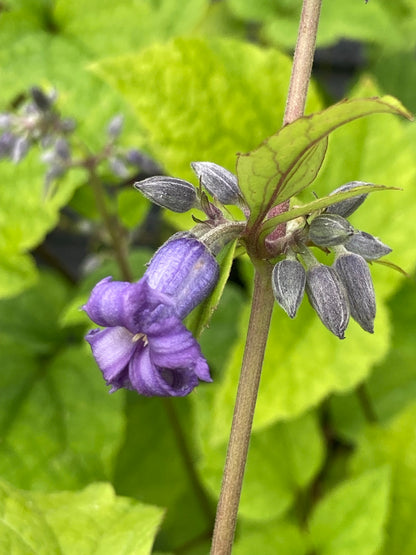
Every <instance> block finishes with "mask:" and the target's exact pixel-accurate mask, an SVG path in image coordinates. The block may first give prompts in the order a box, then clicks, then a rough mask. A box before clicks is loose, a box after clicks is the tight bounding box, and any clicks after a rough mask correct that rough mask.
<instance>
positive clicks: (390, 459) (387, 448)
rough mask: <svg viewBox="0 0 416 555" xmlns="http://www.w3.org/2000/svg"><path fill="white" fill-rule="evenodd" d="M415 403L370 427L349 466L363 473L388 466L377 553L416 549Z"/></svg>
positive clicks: (408, 553)
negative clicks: (383, 535) (388, 420)
mask: <svg viewBox="0 0 416 555" xmlns="http://www.w3.org/2000/svg"><path fill="white" fill-rule="evenodd" d="M415 419H416V405H415V404H413V405H411V406H410V407H408V408H407V409H406V410H405V411H403V412H402V413H401V414H400V415H398V417H397V418H395V419H394V420H393V421H392V422H391V423H390V424H389V425H388V426H387V427H385V428H377V427H373V428H370V429H368V430H367V431H366V433H365V434H364V436H363V437H362V439H361V441H360V443H359V445H358V450H357V453H356V455H355V457H354V459H353V462H352V469H353V471H354V472H356V473H362V472H365V471H368V470H372V469H374V468H377V467H379V466H380V465H388V466H389V467H390V468H391V473H392V475H391V478H392V481H391V484H392V488H391V508H390V511H389V519H388V521H387V526H386V539H385V543H384V546H383V548H382V549H380V551H379V553H380V554H382V555H390V554H392V553H400V555H413V553H415V552H416V531H415V527H414V515H415V512H416V431H415Z"/></svg>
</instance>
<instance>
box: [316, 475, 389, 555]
mask: <svg viewBox="0 0 416 555" xmlns="http://www.w3.org/2000/svg"><path fill="white" fill-rule="evenodd" d="M389 486H390V474H389V471H388V468H386V467H382V468H376V469H375V470H372V471H370V472H367V473H365V474H362V475H360V476H358V477H357V478H353V479H351V480H348V481H346V482H343V483H341V484H340V485H339V486H338V487H337V488H335V490H333V491H331V492H330V493H329V494H327V496H326V497H324V499H322V501H320V502H319V503H318V505H317V506H316V508H315V510H314V512H313V514H312V516H311V518H310V521H309V524H308V529H309V533H310V539H311V543H312V545H313V546H314V549H315V552H316V553H317V554H322V555H374V554H375V553H379V549H380V547H381V545H382V542H383V536H384V527H385V523H386V519H387V515H388V509H389ZM390 553H394V552H393V551H391V552H390ZM396 553H399V552H396Z"/></svg>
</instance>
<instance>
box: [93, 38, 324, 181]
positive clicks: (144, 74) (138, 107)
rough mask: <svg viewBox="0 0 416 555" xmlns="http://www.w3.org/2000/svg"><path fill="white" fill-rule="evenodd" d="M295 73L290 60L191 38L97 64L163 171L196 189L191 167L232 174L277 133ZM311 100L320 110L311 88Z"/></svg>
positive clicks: (252, 48)
mask: <svg viewBox="0 0 416 555" xmlns="http://www.w3.org/2000/svg"><path fill="white" fill-rule="evenodd" d="M290 70H291V61H290V59H289V58H288V57H286V56H284V55H283V54H280V53H279V52H276V51H274V50H264V49H260V48H258V47H255V46H253V45H250V44H246V43H243V42H240V41H236V40H225V39H223V40H212V41H206V40H201V39H189V38H188V39H177V40H175V41H173V42H171V43H169V44H164V45H161V44H159V45H155V46H152V47H150V48H148V49H146V50H144V51H142V52H141V53H140V54H132V55H129V56H120V57H117V58H113V59H108V60H104V61H102V62H100V63H99V64H96V65H95V66H94V71H95V72H96V73H97V74H98V75H100V76H102V77H103V78H104V79H105V80H106V81H108V82H109V83H110V84H111V85H113V86H114V87H115V88H116V89H117V90H118V91H119V92H120V93H121V95H122V96H123V97H124V99H125V100H126V101H127V102H128V103H129V104H130V105H131V106H132V108H133V110H134V111H135V113H136V115H137V117H138V119H139V121H140V123H141V125H142V126H143V127H144V129H145V130H146V132H147V134H148V140H149V146H150V149H151V151H152V153H153V155H154V156H155V158H156V159H157V160H159V161H160V162H161V163H162V165H163V166H164V167H165V169H166V171H167V172H168V173H169V174H172V175H175V176H177V177H181V178H184V179H188V180H189V179H192V180H193V182H195V183H196V178H195V176H194V175H193V174H192V172H191V170H190V166H189V164H190V162H192V161H198V160H210V161H212V162H216V163H217V164H220V165H222V166H224V167H226V168H228V169H230V170H233V169H234V167H235V154H236V152H238V151H242V152H244V151H247V150H250V149H252V148H254V147H255V146H256V145H257V144H258V143H259V142H260V141H261V140H262V139H263V138H264V137H265V136H267V135H269V134H270V133H272V132H273V131H275V130H276V128H278V126H279V125H280V123H281V121H282V119H283V112H284V106H285V98H286V90H287V86H288V82H289V77H290ZM178 91H180V94H178ZM309 99H310V100H309V104H308V106H309V110H311V109H312V110H313V109H317V108H318V107H319V101H318V99H317V94H316V92H315V90H314V87H313V86H312V88H311V89H310V94H309Z"/></svg>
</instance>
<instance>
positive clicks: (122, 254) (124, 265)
mask: <svg viewBox="0 0 416 555" xmlns="http://www.w3.org/2000/svg"><path fill="white" fill-rule="evenodd" d="M89 175H90V179H89V184H90V185H91V187H92V190H93V192H94V196H95V202H96V205H97V209H98V211H99V213H100V215H101V218H102V220H103V222H104V225H105V227H106V229H107V231H108V233H109V235H110V238H111V244H112V247H113V250H114V256H115V259H116V262H117V265H118V267H119V269H120V273H121V277H122V279H123V280H125V281H133V272H132V271H131V268H130V263H129V260H128V249H127V244H126V240H125V237H124V235H123V230H122V229H121V227H120V224H119V222H118V220H117V219H116V218H115V217H114V215H113V214H110V212H109V211H108V209H107V205H106V201H105V191H104V187H103V184H102V182H101V179H100V178H99V177H98V176H97V174H96V173H95V171H93V170H90V172H89Z"/></svg>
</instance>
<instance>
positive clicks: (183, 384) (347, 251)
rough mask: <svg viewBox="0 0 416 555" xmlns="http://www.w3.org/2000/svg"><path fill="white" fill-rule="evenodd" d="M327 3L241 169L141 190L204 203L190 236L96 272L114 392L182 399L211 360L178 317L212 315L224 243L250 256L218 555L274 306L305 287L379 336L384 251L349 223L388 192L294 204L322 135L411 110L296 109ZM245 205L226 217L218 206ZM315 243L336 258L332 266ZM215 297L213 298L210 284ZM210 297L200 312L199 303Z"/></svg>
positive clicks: (232, 519) (310, 176) (99, 333)
mask: <svg viewBox="0 0 416 555" xmlns="http://www.w3.org/2000/svg"><path fill="white" fill-rule="evenodd" d="M320 4H321V0H304V6H303V11H302V17H301V24H300V27H299V28H300V32H299V40H298V43H297V47H296V52H295V57H294V65H293V71H292V77H291V83H290V88H289V94H288V101H287V106H286V111H285V117H284V122H283V123H284V125H283V127H282V128H281V129H280V130H279V131H278V132H277V133H275V134H274V135H272V136H271V137H269V138H268V139H266V140H265V141H264V142H263V143H262V144H261V145H259V147H257V148H256V149H254V150H253V151H251V152H249V153H246V154H240V155H239V156H238V158H237V164H236V169H237V171H236V174H233V173H232V172H230V171H229V170H227V169H225V168H222V167H221V166H219V165H217V164H215V163H214V162H202V161H199V162H193V163H192V164H191V166H192V169H193V170H194V172H195V173H196V176H197V178H198V180H199V187H198V188H195V187H194V186H193V185H192V183H190V182H188V181H184V180H182V179H179V178H176V177H167V176H153V177H151V178H149V179H146V180H144V181H141V182H138V183H136V184H135V188H136V189H138V190H139V191H140V192H141V193H142V194H143V195H145V196H146V197H147V198H148V199H150V200H151V201H152V202H154V203H156V204H157V205H159V206H162V207H164V208H166V209H169V210H173V211H175V212H186V211H188V210H193V209H194V208H195V207H197V208H199V209H201V210H202V211H203V212H204V213H205V216H206V219H205V220H200V219H197V218H196V217H195V216H194V220H195V221H196V226H195V227H194V228H193V229H192V230H190V232H189V234H188V235H180V236H174V237H173V238H172V239H171V240H170V241H168V242H167V243H166V244H165V245H164V246H162V247H161V249H160V250H159V251H158V252H157V253H156V255H155V256H154V257H153V259H152V260H151V262H150V264H149V267H148V269H147V271H146V273H145V275H144V277H143V278H142V279H141V280H140V281H139V282H137V283H128V282H113V281H111V278H106V279H104V280H102V281H101V282H100V283H99V284H97V286H96V287H95V288H94V289H93V291H92V293H91V297H90V299H89V301H88V302H87V304H86V305H85V307H84V309H85V310H86V312H87V313H88V315H89V316H90V318H91V319H92V320H93V321H94V322H95V323H96V324H98V325H99V326H103V327H104V329H95V330H92V331H91V332H89V334H88V335H87V341H88V342H89V343H90V345H91V347H92V350H93V354H94V357H95V359H96V361H97V363H98V365H99V367H100V368H101V370H102V372H103V375H104V378H105V380H106V382H107V384H108V385H111V386H112V389H111V391H115V390H116V389H118V388H120V387H127V388H129V389H135V390H136V391H137V392H138V393H140V394H142V395H147V396H149V395H159V396H181V395H186V394H188V393H190V392H191V391H192V390H193V389H194V388H195V386H196V385H197V384H198V382H199V381H200V380H201V381H205V382H208V381H210V379H211V378H210V374H209V369H208V365H207V362H206V360H205V359H204V357H203V355H202V353H201V350H200V348H199V346H198V344H197V342H196V340H195V339H194V337H193V336H192V335H191V332H190V331H189V330H187V329H186V328H185V326H184V324H183V323H182V320H183V319H184V318H185V316H187V315H188V314H190V312H191V311H192V310H193V309H194V308H195V307H196V306H197V305H198V304H200V303H202V302H203V301H204V305H205V306H204V308H203V309H201V310H205V313H208V314H210V313H211V312H212V310H213V309H214V308H215V304H216V303H217V302H218V299H219V296H220V295H221V291H222V289H223V287H224V285H225V282H226V280H227V277H228V274H229V271H230V268H231V262H232V257H233V252H234V251H233V249H232V248H231V249H230V250H229V252H231V257H229V258H228V262H229V263H228V264H225V265H223V266H222V269H221V272H220V271H219V267H218V264H217V262H216V260H215V256H217V255H218V254H219V253H220V252H221V250H222V249H223V248H224V247H225V246H226V245H228V244H231V245H233V246H235V245H236V244H238V247H239V250H238V252H242V251H243V252H244V251H245V253H246V254H247V255H248V257H249V258H250V260H251V262H252V264H253V267H254V270H255V277H254V290H253V297H252V309H251V315H250V322H249V328H248V332H247V339H246V346H245V352H244V356H243V361H242V369H241V375H240V382H239V388H238V393H237V399H236V404H235V410H234V417H233V424H232V429H231V435H230V441H229V446H228V452H227V459H226V464H225V470H224V475H223V485H222V490H221V495H220V499H219V503H218V509H217V517H216V524H215V528H214V535H213V542H212V551H211V553H212V554H214V555H219V554H221V555H222V554H229V553H231V549H232V544H233V536H234V530H235V525H236V519H237V511H238V504H239V498H240V493H241V487H242V481H243V476H244V467H245V463H246V459H247V453H248V446H249V441H250V434H251V427H252V421H253V415H254V410H255V403H256V397H257V391H258V387H259V381H260V375H261V369H262V363H263V357H264V352H265V348H266V343H267V338H268V333H269V327H270V319H271V315H272V311H273V304H274V300H276V301H277V302H278V304H279V305H280V306H281V307H282V308H283V309H284V310H285V311H286V313H287V314H288V315H289V316H290V317H291V318H294V317H295V316H296V314H297V311H298V308H299V305H300V303H301V302H302V298H303V296H304V292H306V294H307V296H308V298H309V301H310V303H311V305H312V307H313V308H314V309H315V311H316V312H317V315H318V316H319V318H320V319H321V321H322V323H323V324H324V325H325V326H326V327H327V328H328V330H329V332H331V333H333V334H334V335H336V336H337V337H338V338H340V339H343V338H344V336H345V331H346V329H347V326H348V324H349V320H350V316H351V317H352V318H354V319H355V320H356V321H357V322H358V324H359V325H360V326H361V327H362V328H363V329H364V330H365V331H367V332H370V333H373V331H374V319H375V314H376V303H375V291H374V288H373V284H372V281H371V275H370V271H369V269H368V266H367V261H373V260H377V259H378V258H380V257H382V256H384V255H386V254H388V253H389V252H390V250H391V249H390V248H389V247H387V246H386V245H384V244H383V243H382V242H381V241H380V240H379V239H377V238H375V237H372V236H371V235H369V234H368V233H366V232H363V231H360V230H356V229H354V227H353V226H352V225H351V224H350V223H349V222H348V221H347V217H348V216H349V215H350V214H352V213H353V212H354V211H355V210H356V209H357V208H358V207H359V206H360V205H361V204H362V203H363V202H364V200H365V199H366V197H367V195H368V193H373V192H376V191H380V190H385V189H386V188H387V187H384V186H382V185H375V184H372V183H364V182H361V181H354V182H350V183H347V184H344V185H341V186H339V187H337V188H336V189H335V190H334V191H333V192H332V193H331V194H330V195H328V196H326V197H322V198H317V199H316V200H314V201H313V202H310V203H308V204H304V205H300V204H299V202H298V201H297V200H295V199H296V196H297V195H298V194H299V193H300V192H301V191H302V190H304V189H305V188H306V187H308V186H309V185H311V183H312V182H313V180H314V179H315V177H316V176H317V174H318V172H319V170H320V168H321V166H322V163H323V160H324V157H325V153H326V149H327V144H328V135H329V134H330V133H331V132H332V131H333V130H334V129H336V128H338V127H340V126H342V125H345V124H347V123H348V122H350V121H352V120H354V119H357V118H361V117H364V116H367V115H370V114H374V113H385V114H398V115H403V116H405V117H410V114H409V113H408V112H407V111H406V110H405V109H404V108H403V106H402V105H401V104H400V102H398V101H397V100H396V99H394V98H392V97H389V96H386V97H382V98H364V99H353V100H347V101H343V102H340V103H337V104H335V105H333V106H331V107H329V108H328V109H326V110H324V111H322V112H319V113H316V114H312V115H310V116H303V110H304V106H305V100H306V93H307V88H308V82H309V77H310V72H311V67H312V60H313V51H314V45H315V38H316V32H317V26H318V20H319V13H320ZM229 204H234V205H236V206H238V207H239V208H240V210H241V214H242V219H241V220H237V221H236V220H234V219H233V218H232V217H230V215H229V212H228V210H227V208H226V205H229ZM317 251H321V252H323V253H326V254H329V253H331V252H332V253H333V256H334V262H333V264H332V265H327V264H322V263H321V262H319V261H318V259H317V257H316V254H317ZM214 288H215V295H213V299H212V300H210V299H209V295H210V294H211V293H212V292H213V291H214ZM207 303H208V310H206V308H207Z"/></svg>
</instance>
